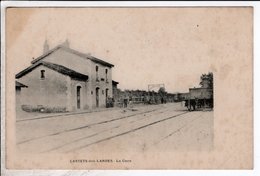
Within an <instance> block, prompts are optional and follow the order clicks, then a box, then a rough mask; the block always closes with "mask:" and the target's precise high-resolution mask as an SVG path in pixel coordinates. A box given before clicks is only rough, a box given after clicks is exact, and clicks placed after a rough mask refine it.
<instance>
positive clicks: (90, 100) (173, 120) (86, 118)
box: [5, 7, 253, 170]
mask: <svg viewBox="0 0 260 176" xmlns="http://www.w3.org/2000/svg"><path fill="white" fill-rule="evenodd" d="M5 13H6V14H5V15H6V28H5V32H6V44H5V48H6V61H5V63H6V72H5V73H6V112H5V113H6V118H5V120H6V126H5V128H6V153H7V155H6V157H7V158H6V166H7V167H8V168H11V169H72V170H73V169H250V168H252V167H253V147H252V146H253V125H252V122H253V113H252V112H253V99H252V97H253V94H252V84H253V80H252V79H253V75H252V74H253V72H252V70H253V57H252V53H253V37H252V36H253V33H252V31H253V21H252V19H253V9H252V7H185V8H184V7H172V8H167V7H158V8H153V7H131V8H130V7H129V8H127V7H103V8H102V7H80V8H73V7H71V8H69V7H63V8H58V7H56V8H55V7H38V8H37V7H32V8H27V7H11V8H10V7H9V8H6V12H5Z"/></svg>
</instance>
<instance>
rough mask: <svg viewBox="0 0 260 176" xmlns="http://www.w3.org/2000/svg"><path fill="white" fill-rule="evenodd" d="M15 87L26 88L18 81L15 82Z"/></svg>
mask: <svg viewBox="0 0 260 176" xmlns="http://www.w3.org/2000/svg"><path fill="white" fill-rule="evenodd" d="M15 87H28V86H26V85H24V84H22V83H20V82H18V81H15Z"/></svg>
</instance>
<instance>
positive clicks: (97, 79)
mask: <svg viewBox="0 0 260 176" xmlns="http://www.w3.org/2000/svg"><path fill="white" fill-rule="evenodd" d="M96 81H99V78H98V66H97V65H96Z"/></svg>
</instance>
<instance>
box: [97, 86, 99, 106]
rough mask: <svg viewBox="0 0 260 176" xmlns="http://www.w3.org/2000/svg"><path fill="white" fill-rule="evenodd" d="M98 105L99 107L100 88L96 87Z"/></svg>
mask: <svg viewBox="0 0 260 176" xmlns="http://www.w3.org/2000/svg"><path fill="white" fill-rule="evenodd" d="M96 107H97V108H98V107H99V88H98V87H97V88H96Z"/></svg>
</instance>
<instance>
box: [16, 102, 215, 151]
mask: <svg viewBox="0 0 260 176" xmlns="http://www.w3.org/2000/svg"><path fill="white" fill-rule="evenodd" d="M16 131H17V138H16V139H17V141H16V143H17V148H18V150H21V151H22V152H30V153H31V152H34V153H50V152H54V153H55V152H88V151H92V152H93V151H95V150H98V151H100V152H102V150H104V151H106V150H107V149H110V148H117V150H121V151H124V150H125V151H129V150H131V151H139V150H149V149H153V148H154V147H156V148H158V147H162V148H169V150H172V149H181V148H182V149H183V148H186V149H187V148H189V149H196V150H200V149H201V150H202V149H203V150H205V149H211V148H212V145H213V111H193V112H189V111H187V110H186V109H185V108H184V107H183V106H182V105H181V104H180V103H169V104H160V105H148V106H147V105H146V106H138V107H133V108H125V109H110V110H108V111H100V112H93V113H86V114H84V113H83V114H75V115H66V116H58V117H54V118H41V119H37V120H24V121H17V122H16ZM32 131H33V133H32Z"/></svg>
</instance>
